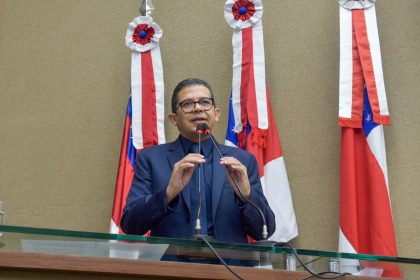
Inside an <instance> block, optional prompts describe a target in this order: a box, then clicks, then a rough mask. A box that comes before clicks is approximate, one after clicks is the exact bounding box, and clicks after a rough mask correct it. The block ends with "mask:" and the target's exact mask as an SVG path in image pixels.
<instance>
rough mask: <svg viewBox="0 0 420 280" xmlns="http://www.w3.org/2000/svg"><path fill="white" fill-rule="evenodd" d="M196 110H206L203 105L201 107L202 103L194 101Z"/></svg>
mask: <svg viewBox="0 0 420 280" xmlns="http://www.w3.org/2000/svg"><path fill="white" fill-rule="evenodd" d="M194 111H196V112H202V111H204V109H203V107H201V105H200V103H199V102H195V103H194Z"/></svg>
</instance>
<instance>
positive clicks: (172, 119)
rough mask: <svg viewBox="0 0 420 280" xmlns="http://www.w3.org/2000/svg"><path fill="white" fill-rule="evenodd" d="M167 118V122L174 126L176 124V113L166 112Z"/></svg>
mask: <svg viewBox="0 0 420 280" xmlns="http://www.w3.org/2000/svg"><path fill="white" fill-rule="evenodd" d="M168 120H169V122H170V123H171V124H172V125H174V126H176V125H177V118H176V114H175V113H169V114H168Z"/></svg>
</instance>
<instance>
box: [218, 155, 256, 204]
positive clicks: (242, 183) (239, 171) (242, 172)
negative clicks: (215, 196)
mask: <svg viewBox="0 0 420 280" xmlns="http://www.w3.org/2000/svg"><path fill="white" fill-rule="evenodd" d="M220 164H222V165H224V166H225V167H226V169H227V170H229V171H230V173H231V174H232V176H233V178H235V180H236V182H238V186H239V188H240V189H241V191H242V193H243V195H244V197H245V198H246V199H249V196H250V195H251V185H250V183H249V179H248V171H247V169H246V167H245V165H243V164H242V163H241V162H240V161H239V160H237V159H236V158H234V157H223V158H221V159H220ZM227 177H228V180H229V183H230V186H231V187H232V188H233V190H234V191H235V193H236V195H237V196H238V197H239V198H240V199H241V201H242V202H245V200H244V199H243V198H242V196H241V194H240V193H239V191H238V189H237V188H236V186H235V183H234V182H233V180H232V178H231V177H230V175H229V174H228V175H227Z"/></svg>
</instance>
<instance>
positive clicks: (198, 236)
mask: <svg viewBox="0 0 420 280" xmlns="http://www.w3.org/2000/svg"><path fill="white" fill-rule="evenodd" d="M203 128H205V127H203V125H198V126H197V134H198V151H199V153H200V154H201V135H202V134H203V133H204V129H203ZM201 167H202V165H201V163H200V164H199V166H198V208H197V218H196V220H195V227H194V230H195V234H194V235H193V236H192V237H191V238H192V239H194V240H202V239H206V240H207V241H211V242H216V241H217V240H216V239H215V238H214V237H212V236H209V235H204V234H202V233H201V220H200V213H201V204H202V201H201V198H202V196H201V192H202V191H203V190H202V186H201V176H202V175H204V174H201ZM204 191H205V190H204Z"/></svg>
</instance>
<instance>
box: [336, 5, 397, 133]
mask: <svg viewBox="0 0 420 280" xmlns="http://www.w3.org/2000/svg"><path fill="white" fill-rule="evenodd" d="M347 2H348V1H347ZM344 4H346V3H344ZM347 4H349V3H347ZM370 4H371V5H370V7H369V8H366V9H363V8H360V7H359V6H358V7H353V8H352V9H349V8H347V7H343V6H340V84H339V92H340V99H339V100H340V101H339V103H340V104H339V120H338V124H339V125H340V126H343V127H354V128H361V127H362V115H363V91H364V87H365V86H366V88H367V91H368V94H369V100H370V103H371V106H372V112H373V121H374V122H375V123H377V124H382V125H389V124H390V117H389V112H388V104H387V98H386V92H385V84H384V77H383V71H382V59H381V50H380V44H379V35H378V27H377V23H376V11H375V6H374V5H373V4H372V3H370Z"/></svg>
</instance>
